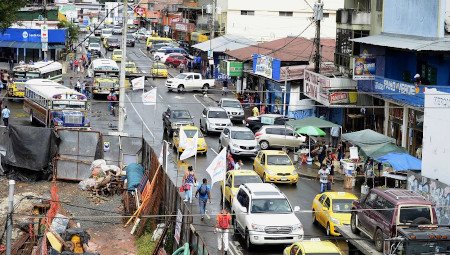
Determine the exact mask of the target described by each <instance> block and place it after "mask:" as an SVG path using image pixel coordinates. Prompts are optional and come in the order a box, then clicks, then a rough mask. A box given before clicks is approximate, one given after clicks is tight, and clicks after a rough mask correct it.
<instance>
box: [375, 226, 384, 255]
mask: <svg viewBox="0 0 450 255" xmlns="http://www.w3.org/2000/svg"><path fill="white" fill-rule="evenodd" d="M373 240H374V241H375V249H376V250H377V251H379V252H381V251H383V246H384V238H383V232H382V231H381V229H379V228H377V231H375V236H374V238H373Z"/></svg>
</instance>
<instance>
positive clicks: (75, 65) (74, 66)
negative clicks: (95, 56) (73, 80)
mask: <svg viewBox="0 0 450 255" xmlns="http://www.w3.org/2000/svg"><path fill="white" fill-rule="evenodd" d="M78 64H79V63H78V59H75V60H74V61H73V68H74V71H75V72H78Z"/></svg>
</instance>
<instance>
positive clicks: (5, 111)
mask: <svg viewBox="0 0 450 255" xmlns="http://www.w3.org/2000/svg"><path fill="white" fill-rule="evenodd" d="M9 115H11V111H10V110H9V109H8V106H5V108H3V110H2V119H3V124H4V125H5V126H6V127H7V126H8V124H9Z"/></svg>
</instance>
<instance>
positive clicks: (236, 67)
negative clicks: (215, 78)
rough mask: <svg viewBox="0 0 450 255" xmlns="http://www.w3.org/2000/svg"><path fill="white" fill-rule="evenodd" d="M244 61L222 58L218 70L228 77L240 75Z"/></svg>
mask: <svg viewBox="0 0 450 255" xmlns="http://www.w3.org/2000/svg"><path fill="white" fill-rule="evenodd" d="M243 70H244V63H242V62H239V61H233V60H222V61H221V62H220V72H221V73H222V74H225V75H226V76H228V77H242V72H243Z"/></svg>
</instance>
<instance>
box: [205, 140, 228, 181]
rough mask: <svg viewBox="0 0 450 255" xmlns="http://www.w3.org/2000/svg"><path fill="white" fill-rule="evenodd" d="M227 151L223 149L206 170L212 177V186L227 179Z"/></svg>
mask: <svg viewBox="0 0 450 255" xmlns="http://www.w3.org/2000/svg"><path fill="white" fill-rule="evenodd" d="M226 166H227V149H226V148H223V149H222V151H220V153H219V154H218V155H217V156H216V157H215V158H214V160H213V161H212V162H211V164H210V165H209V166H208V168H206V172H208V174H209V175H210V176H211V186H212V185H214V183H216V182H218V181H222V180H224V179H225V173H226V171H227V167H226Z"/></svg>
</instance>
